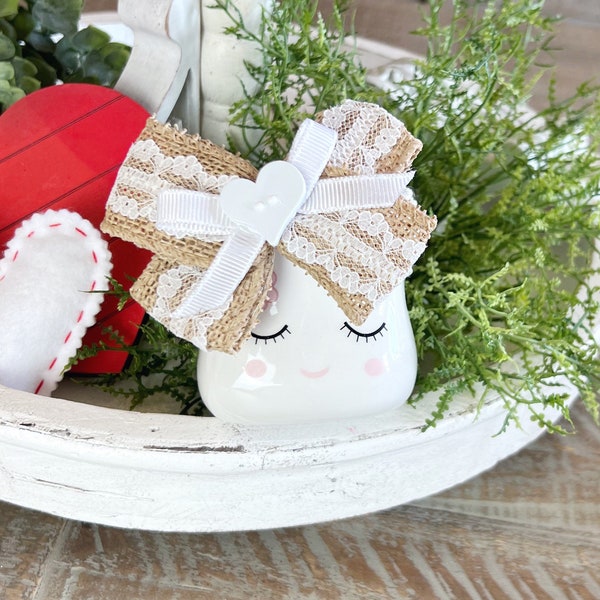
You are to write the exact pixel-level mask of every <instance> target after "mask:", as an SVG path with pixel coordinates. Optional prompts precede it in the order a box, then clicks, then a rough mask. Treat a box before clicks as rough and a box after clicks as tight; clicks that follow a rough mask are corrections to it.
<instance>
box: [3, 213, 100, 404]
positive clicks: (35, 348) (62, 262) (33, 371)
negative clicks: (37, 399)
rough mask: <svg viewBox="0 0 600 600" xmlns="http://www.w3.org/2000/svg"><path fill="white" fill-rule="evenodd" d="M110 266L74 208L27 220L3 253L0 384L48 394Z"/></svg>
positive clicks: (93, 309)
mask: <svg viewBox="0 0 600 600" xmlns="http://www.w3.org/2000/svg"><path fill="white" fill-rule="evenodd" d="M110 270H111V260H110V252H109V251H108V246H107V244H106V242H105V241H104V240H103V239H102V238H101V237H100V233H99V232H98V231H97V230H96V229H95V228H94V227H93V226H92V225H91V223H89V221H86V220H85V219H83V218H82V217H80V216H79V215H78V214H77V213H73V212H70V211H67V210H59V211H52V210H49V211H47V212H45V213H41V214H40V213H38V214H35V215H33V216H32V217H31V218H30V219H28V220H26V221H23V223H22V224H21V226H20V227H19V229H17V231H16V232H15V235H14V237H13V239H12V240H11V241H10V242H9V243H8V246H7V248H6V250H5V252H4V256H3V258H2V260H0V384H2V385H5V386H8V387H12V388H16V389H20V390H24V391H28V392H34V393H37V394H43V395H49V394H50V392H52V390H54V389H55V388H56V386H57V385H58V382H59V381H60V380H61V379H62V376H63V370H64V367H65V365H67V363H68V361H69V359H70V358H71V357H72V356H73V355H74V354H75V352H76V350H77V348H79V346H80V345H81V339H82V337H83V334H84V333H85V331H86V329H87V328H88V327H90V326H91V325H93V323H94V320H95V315H96V314H97V313H98V311H99V310H100V305H101V303H102V300H103V294H102V293H99V292H97V290H103V289H106V285H107V277H108V276H109V275H110ZM91 292H95V293H91Z"/></svg>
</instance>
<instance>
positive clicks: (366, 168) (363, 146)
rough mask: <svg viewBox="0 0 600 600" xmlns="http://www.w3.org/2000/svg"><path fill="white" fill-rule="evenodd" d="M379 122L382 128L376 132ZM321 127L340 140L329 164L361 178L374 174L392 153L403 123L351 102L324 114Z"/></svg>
mask: <svg viewBox="0 0 600 600" xmlns="http://www.w3.org/2000/svg"><path fill="white" fill-rule="evenodd" d="M382 119H385V121H384V123H385V125H384V124H383V123H382V126H381V128H380V129H379V130H378V131H377V127H376V123H377V121H379V120H382ZM322 123H323V125H325V126H327V127H330V128H331V129H335V130H336V131H337V132H338V136H339V138H338V143H337V144H336V147H335V149H334V151H333V154H332V155H331V158H330V161H329V164H330V165H332V166H334V167H344V168H346V169H350V170H352V171H353V172H354V173H357V174H360V175H373V174H375V173H376V172H377V171H376V168H377V162H378V161H379V160H380V159H381V158H382V157H383V156H386V155H387V154H389V153H390V152H391V151H392V149H393V148H394V146H395V145H396V144H397V143H398V141H399V140H400V138H401V137H402V135H403V133H404V131H405V129H404V126H403V125H402V123H401V122H400V121H398V119H396V118H394V117H392V116H391V115H389V114H388V113H387V112H386V111H384V109H382V108H381V107H379V106H376V105H374V104H364V103H358V102H355V101H354V100H346V101H345V102H344V103H342V104H341V105H340V106H336V107H334V108H330V109H328V110H326V111H325V112H324V113H323V117H322ZM374 131H377V134H376V135H375V137H374V138H373V132H374ZM371 138H373V139H371Z"/></svg>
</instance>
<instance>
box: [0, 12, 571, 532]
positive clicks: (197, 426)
mask: <svg viewBox="0 0 600 600" xmlns="http://www.w3.org/2000/svg"><path fill="white" fill-rule="evenodd" d="M129 4H131V5H132V6H133V8H135V5H136V3H135V2H130V3H129ZM139 4H140V6H141V5H142V3H139ZM149 4H153V3H152V2H144V3H143V6H144V11H142V12H147V7H148V5H149ZM154 4H158V3H154ZM148 16H149V15H148V14H140V15H139V16H138V17H136V18H139V19H140V20H141V21H145V19H146V17H148ZM134 26H135V23H134ZM149 35H150V34H148V36H147V39H148V40H150V39H153V38H150V37H149ZM168 46H169V44H168V43H167V44H166V47H168ZM360 48H361V51H362V54H363V59H364V61H365V64H366V65H367V66H369V67H371V69H372V77H374V78H378V77H379V76H380V75H381V76H382V77H384V76H385V71H386V68H387V65H389V64H395V62H397V61H398V60H401V59H402V58H403V57H404V56H406V53H404V52H403V51H401V50H396V49H390V48H387V47H383V46H380V45H378V44H372V43H369V42H364V41H361V42H360ZM167 51H168V52H171V51H173V52H174V54H173V55H175V54H176V52H175V51H174V50H172V49H170V50H165V52H167ZM177 68H179V67H177ZM135 85H136V86H137V85H138V84H135ZM161 89H162V90H164V89H165V88H164V87H163V88H161ZM155 91H156V90H155ZM162 94H163V92H162V91H161V92H160V93H158V92H157V95H156V96H154V98H155V99H156V98H158V102H159V104H160V102H162V100H161V99H160V96H161V95H162ZM167 94H168V90H167ZM164 97H165V96H164V95H163V99H164ZM153 101H154V100H153ZM552 391H553V392H555V391H556V388H553V389H552ZM59 393H60V389H59ZM79 396H80V398H79V399H80V400H82V401H88V400H89V401H90V402H91V401H92V397H93V393H92V392H91V391H90V390H88V389H86V388H84V387H82V388H81V390H80V391H79ZM572 396H573V397H574V396H575V394H574V393H573V394H572ZM435 401H436V396H435V395H433V394H432V395H430V396H429V397H427V398H426V399H424V400H423V401H422V402H420V403H419V405H418V407H417V408H412V407H410V406H403V407H401V408H400V409H397V410H395V411H392V412H389V413H384V414H381V415H378V416H376V417H368V418H360V419H352V420H347V421H343V422H342V421H340V422H333V423H322V424H310V425H296V426H262V427H258V426H240V425H237V426H236V425H230V424H226V423H223V422H222V421H220V420H218V419H214V418H194V417H185V416H178V415H171V414H142V413H137V412H128V411H123V410H116V409H112V408H103V407H99V406H93V405H90V404H85V403H79V402H73V401H68V400H63V399H59V398H54V399H52V398H45V397H39V396H35V395H32V394H27V393H23V392H18V391H15V390H12V389H7V388H3V387H0V499H1V500H4V501H7V502H12V503H15V504H19V505H21V506H25V507H29V508H33V509H37V510H41V511H44V512H48V513H52V514H55V515H60V516H63V517H68V518H72V519H81V520H84V521H90V522H95V523H102V524H106V525H113V526H118V527H131V528H140V529H151V530H162V531H231V530H248V529H261V528H272V527H283V526H291V525H299V524H305V523H315V522H319V521H326V520H332V519H339V518H344V517H350V516H353V515H359V514H364V513H368V512H371V511H376V510H380V509H385V508H388V507H392V506H396V505H399V504H402V503H405V502H409V501H412V500H415V499H417V498H421V497H424V496H428V495H430V494H434V493H436V492H439V491H441V490H443V489H446V488H448V487H450V486H453V485H456V484H458V483H460V482H462V481H465V480H466V479H469V478H471V477H473V476H475V475H477V474H479V473H481V472H482V471H484V470H486V469H489V468H490V467H493V466H494V464H495V463H496V462H497V461H498V460H501V459H503V458H505V457H507V456H509V455H510V454H512V453H514V452H516V451H518V450H519V449H521V448H522V447H524V446H525V445H526V444H528V443H529V442H531V441H532V440H534V439H535V438H536V437H537V436H539V435H540V434H541V432H542V431H541V430H540V429H539V428H537V426H535V425H533V424H531V423H530V422H529V420H528V416H527V414H526V413H525V414H523V415H522V422H523V429H517V428H516V427H510V428H509V429H508V431H507V432H506V433H504V434H502V435H501V436H498V437H493V436H494V434H496V433H497V432H498V431H499V430H500V428H501V426H502V423H503V421H504V417H505V411H504V408H503V406H502V403H501V402H500V401H498V400H494V399H493V398H490V400H489V402H488V403H487V404H486V405H485V406H484V407H483V408H482V409H481V411H480V413H479V414H478V415H477V410H476V407H475V406H474V405H473V402H472V400H471V399H469V398H466V397H465V398H462V399H458V400H457V401H456V402H455V403H453V405H452V412H451V413H450V414H449V415H448V416H447V417H446V418H445V419H444V420H443V422H441V423H440V424H439V425H438V426H437V427H436V428H434V429H428V430H427V431H424V432H423V431H422V430H421V429H422V426H423V425H424V423H425V419H426V418H427V417H428V416H429V414H430V413H431V410H432V409H433V407H434V406H435ZM549 416H550V417H555V416H557V415H555V414H550V415H549Z"/></svg>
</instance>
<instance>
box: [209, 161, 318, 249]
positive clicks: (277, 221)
mask: <svg viewBox="0 0 600 600" xmlns="http://www.w3.org/2000/svg"><path fill="white" fill-rule="evenodd" d="M305 195H306V183H305V181H304V178H303V177H302V174H301V173H300V171H299V170H298V169H297V168H296V167H294V165H292V164H290V163H289V162H286V161H283V160H277V161H274V162H272V163H269V164H267V165H265V166H264V167H263V168H262V169H261V170H260V171H259V173H258V177H257V178H256V182H252V181H249V180H248V179H233V180H232V181H229V182H228V183H227V184H225V186H224V187H223V189H222V190H221V203H220V206H221V209H222V210H223V212H224V213H225V214H226V215H227V216H228V217H229V218H230V219H231V220H232V221H234V222H235V223H238V224H240V225H242V226H244V227H247V228H248V229H250V230H251V231H254V232H255V233H258V234H259V235H261V236H262V237H263V239H265V240H266V241H267V242H269V244H271V246H276V245H277V244H278V243H279V240H280V238H281V236H282V234H283V231H284V230H285V228H286V227H287V225H288V223H289V222H290V221H291V220H292V219H293V218H294V216H295V215H296V213H297V212H298V209H299V208H300V206H301V205H302V203H303V202H304V200H305Z"/></svg>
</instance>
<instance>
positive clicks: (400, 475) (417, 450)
mask: <svg viewBox="0 0 600 600" xmlns="http://www.w3.org/2000/svg"><path fill="white" fill-rule="evenodd" d="M434 401H435V398H434V397H430V398H428V399H427V400H426V401H425V402H423V403H422V404H421V405H420V406H419V408H418V409H413V408H410V407H403V408H402V409H400V410H397V411H394V412H392V413H387V414H383V415H379V416H377V417H373V418H369V419H360V420H356V421H348V422H339V423H335V424H316V425H311V426H310V427H305V426H304V427H303V426H288V427H275V426H273V427H266V426H265V427H250V426H246V427H241V426H233V425H228V424H226V423H223V422H221V421H220V420H218V419H214V418H193V417H184V416H178V415H169V414H141V413H134V412H125V411H119V410H115V409H107V408H100V407H97V406H91V405H87V404H79V403H73V402H70V401H67V400H61V399H53V400H49V399H48V398H40V397H37V396H34V395H31V394H26V393H23V392H17V391H14V390H10V389H6V388H0V406H2V410H1V412H0V465H1V467H2V468H1V469H0V499H2V500H6V501H8V502H13V503H17V504H20V505H23V506H27V507H30V508H35V509H38V510H42V511H45V512H49V513H52V514H57V515H61V516H67V517H70V518H75V519H80V520H84V521H92V522H97V523H104V524H109V525H116V526H120V527H136V528H140V529H154V530H165V531H170V530H178V531H223V530H243V529H262V528H272V527H279V526H285V525H296V524H303V523H312V522H319V521H327V520H332V519H336V518H341V517H347V516H351V515H357V514H362V513H367V512H371V511H376V510H379V509H383V508H387V507H390V506H394V505H398V504H402V503H405V502H408V501H410V500H414V499H416V498H420V497H423V496H427V495H430V494H433V493H435V492H438V491H440V490H442V489H445V488H447V487H449V486H452V485H455V484H457V483H459V482H461V481H464V480H465V479H467V478H470V477H472V476H473V475H475V474H477V473H480V472H481V471H483V470H485V469H488V468H490V467H492V466H493V465H494V464H495V463H496V462H497V461H498V460H499V459H501V458H504V457H505V456H508V455H509V454H512V453H513V452H515V451H517V450H518V449H520V448H521V447H523V446H524V445H525V444H527V443H528V442H530V441H531V440H532V439H534V438H535V437H536V436H537V435H539V433H540V431H539V429H537V428H536V429H527V428H526V429H525V430H518V429H516V428H512V429H511V430H510V431H508V432H507V433H505V434H503V435H502V436H501V437H498V438H492V436H493V435H494V434H495V433H496V432H497V431H498V430H499V428H500V426H501V424H502V421H503V418H504V413H503V409H502V407H501V406H500V405H499V404H498V403H491V404H490V405H488V406H486V407H485V408H484V409H483V411H482V412H481V414H480V416H479V418H478V419H477V420H476V421H474V420H473V419H474V412H473V408H472V407H471V406H470V405H469V401H468V399H466V398H465V399H464V401H463V402H462V403H461V402H458V403H457V404H456V405H455V409H454V413H453V414H452V415H450V416H449V417H448V418H447V419H445V420H444V422H443V423H441V424H440V425H439V426H438V427H437V428H435V429H430V430H428V431H426V432H421V431H420V427H421V425H422V424H423V423H424V418H425V417H426V416H427V415H428V414H429V411H430V410H431V408H432V406H433V405H432V402H434ZM525 422H526V421H525Z"/></svg>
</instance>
